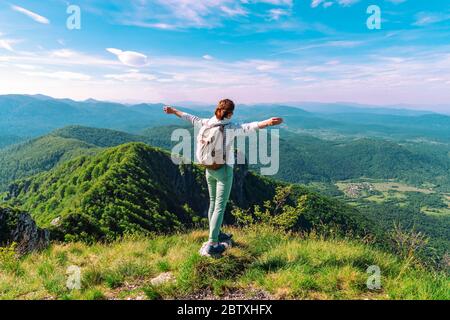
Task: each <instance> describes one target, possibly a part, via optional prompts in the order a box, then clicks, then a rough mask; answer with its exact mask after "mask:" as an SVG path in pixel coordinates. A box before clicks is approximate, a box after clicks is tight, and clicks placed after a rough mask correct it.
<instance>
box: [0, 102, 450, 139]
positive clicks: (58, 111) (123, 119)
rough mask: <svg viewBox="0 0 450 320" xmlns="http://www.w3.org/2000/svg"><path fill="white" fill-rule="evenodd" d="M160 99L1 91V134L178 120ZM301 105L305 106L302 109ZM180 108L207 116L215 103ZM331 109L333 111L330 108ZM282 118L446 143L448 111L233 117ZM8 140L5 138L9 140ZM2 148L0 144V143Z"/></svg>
mask: <svg viewBox="0 0 450 320" xmlns="http://www.w3.org/2000/svg"><path fill="white" fill-rule="evenodd" d="M162 106H163V104H160V103H159V104H158V103H157V104H145V103H143V104H136V105H124V104H120V103H113V102H103V101H97V100H92V99H89V100H86V101H74V100H70V99H53V98H51V97H46V96H42V95H37V96H28V95H3V96H0V137H2V136H4V137H6V136H16V137H18V138H19V139H23V138H25V137H36V136H39V135H44V134H48V133H50V132H51V131H53V130H55V129H57V128H61V127H64V126H68V125H83V126H89V127H98V128H108V129H115V130H121V131H127V132H130V133H138V132H140V131H142V130H144V129H145V128H148V127H152V126H164V125H173V124H176V125H180V124H181V123H182V122H181V120H179V119H177V118H176V117H169V116H167V115H165V114H164V113H163V112H162V110H161V109H162ZM303 108H305V109H306V110H304V109H303ZM180 109H181V110H183V111H187V112H190V113H194V114H197V115H198V116H201V117H210V116H212V114H213V111H214V106H211V107H208V109H206V108H205V107H204V106H202V107H199V108H196V109H190V108H183V107H181V108H180ZM330 110H331V111H330ZM272 116H282V117H283V118H285V127H286V128H288V129H290V130H293V131H299V130H300V131H307V132H309V133H311V134H327V135H329V136H333V135H351V136H359V137H383V138H389V139H397V140H399V139H409V140H411V139H419V138H421V139H423V138H424V139H429V140H435V141H441V142H446V143H449V142H450V116H448V115H441V114H436V113H427V112H421V111H414V110H403V109H391V108H374V107H373V106H369V107H364V106H357V107H356V106H354V105H353V104H349V105H345V104H330V105H322V104H313V103H311V104H299V105H294V106H291V105H283V104H261V105H239V104H238V105H237V109H236V112H235V119H237V120H241V121H257V120H263V119H266V118H268V117H272ZM7 144H10V143H4V145H7ZM0 147H1V144H0Z"/></svg>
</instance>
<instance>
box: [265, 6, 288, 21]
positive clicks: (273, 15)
mask: <svg viewBox="0 0 450 320" xmlns="http://www.w3.org/2000/svg"><path fill="white" fill-rule="evenodd" d="M288 15H290V11H288V10H284V9H271V10H269V19H270V20H279V19H280V18H281V17H282V16H288Z"/></svg>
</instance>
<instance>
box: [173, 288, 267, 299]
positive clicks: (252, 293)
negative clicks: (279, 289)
mask: <svg viewBox="0 0 450 320" xmlns="http://www.w3.org/2000/svg"><path fill="white" fill-rule="evenodd" d="M177 299H180V300H273V299H274V297H272V296H271V295H270V294H269V293H268V292H266V291H264V290H262V289H233V290H228V291H227V292H225V293H224V294H222V295H220V296H216V295H214V293H213V292H212V291H211V290H210V289H204V290H201V291H198V292H195V293H192V294H189V295H187V296H182V297H177Z"/></svg>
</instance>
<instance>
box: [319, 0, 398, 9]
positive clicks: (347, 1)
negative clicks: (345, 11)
mask: <svg viewBox="0 0 450 320" xmlns="http://www.w3.org/2000/svg"><path fill="white" fill-rule="evenodd" d="M333 1H334V2H333ZM394 1H395V0H394ZM357 2H359V0H330V1H326V0H311V8H317V7H318V6H320V5H322V6H323V7H324V8H328V7H331V6H332V5H333V4H334V3H338V4H339V5H341V6H343V7H349V6H351V5H353V4H355V3H357Z"/></svg>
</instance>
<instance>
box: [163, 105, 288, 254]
mask: <svg viewBox="0 0 450 320" xmlns="http://www.w3.org/2000/svg"><path fill="white" fill-rule="evenodd" d="M234 107H235V106H234V103H233V101H231V100H229V99H225V100H222V101H220V102H219V104H218V105H217V108H216V111H215V113H214V116H213V117H212V118H211V119H200V118H198V117H196V116H193V115H190V114H187V113H184V112H181V111H179V110H177V109H175V108H173V107H170V106H166V107H164V112H166V113H167V114H175V115H176V116H178V117H180V118H182V119H184V120H186V121H189V122H191V123H192V124H193V125H194V126H198V127H203V126H215V125H223V126H224V127H226V131H225V132H226V135H228V134H230V133H231V134H232V135H233V136H232V137H229V136H227V137H226V140H225V141H227V142H231V141H232V140H233V138H234V137H235V136H237V135H247V134H249V133H251V132H254V131H256V130H258V129H263V128H266V127H269V126H274V125H279V124H281V123H282V122H283V119H281V118H270V119H268V120H265V121H261V122H251V123H245V124H236V123H232V122H231V118H232V116H233V113H234ZM230 148H231V143H227V145H226V152H227V153H228V152H230ZM206 181H207V183H208V191H209V198H210V202H209V211H208V219H209V241H208V242H207V243H206V244H205V245H204V246H203V247H202V249H201V250H200V254H201V255H205V256H211V255H220V254H222V253H223V252H224V251H225V249H226V245H225V244H224V242H227V241H230V240H231V237H232V235H229V234H226V233H222V232H220V228H221V226H222V222H223V216H224V213H225V208H226V205H227V202H228V199H229V197H230V192H231V186H232V184H233V167H232V166H231V165H229V164H225V165H223V166H221V167H220V168H219V169H216V170H213V169H211V168H210V169H206Z"/></svg>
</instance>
